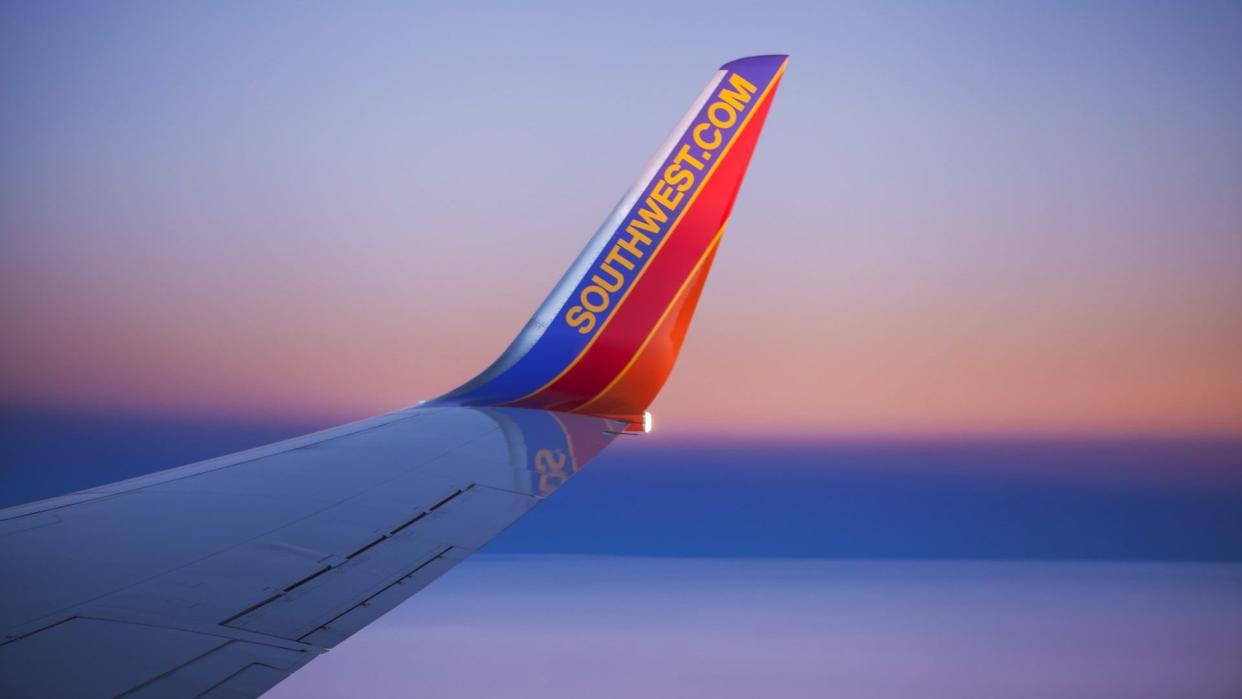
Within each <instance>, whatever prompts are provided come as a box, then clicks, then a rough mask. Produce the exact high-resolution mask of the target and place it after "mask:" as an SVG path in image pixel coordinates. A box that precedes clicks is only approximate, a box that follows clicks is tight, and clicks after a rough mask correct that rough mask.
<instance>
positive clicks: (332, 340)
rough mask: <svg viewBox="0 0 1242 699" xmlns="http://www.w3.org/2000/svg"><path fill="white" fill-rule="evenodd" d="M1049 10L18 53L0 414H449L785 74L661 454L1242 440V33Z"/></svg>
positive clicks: (1199, 20) (230, 23)
mask: <svg viewBox="0 0 1242 699" xmlns="http://www.w3.org/2000/svg"><path fill="white" fill-rule="evenodd" d="M1064 9H1065V11H1064V12H1062V13H1059V14H1057V15H1056V16H1045V15H1044V14H1043V13H1039V12H1038V11H1036V10H1032V9H1030V8H1025V9H1024V8H1022V7H1018V6H1014V7H1006V8H997V9H995V10H988V11H984V10H982V9H978V10H975V9H970V8H957V9H954V10H950V9H947V8H941V9H939V10H932V9H928V8H920V7H917V6H901V7H896V8H889V9H888V10H886V11H885V12H881V13H875V12H873V11H871V10H869V9H867V6H865V5H860V6H859V7H855V8H852V9H850V8H848V7H845V6H841V7H837V8H835V9H833V8H827V7H819V6H813V7H801V8H799V9H798V12H799V13H800V14H799V15H797V16H798V17H799V18H801V19H800V20H799V21H798V22H791V21H790V16H789V15H788V14H786V15H784V18H783V20H782V19H780V17H779V16H778V15H780V13H779V12H773V13H771V14H772V19H771V21H770V22H769V21H768V19H765V18H753V19H748V20H747V21H741V20H739V19H738V18H736V17H732V15H728V13H726V15H725V17H726V18H732V19H730V20H729V21H728V22H724V21H723V20H722V24H721V25H720V26H714V28H713V31H711V32H705V33H703V35H702V36H697V35H696V36H693V37H692V36H686V35H685V33H684V32H676V31H674V28H676V27H679V26H680V27H684V26H690V25H693V24H694V23H695V22H697V21H699V17H698V15H696V14H695V13H696V12H697V11H698V10H696V8H693V7H689V6H687V7H681V6H678V7H666V6H663V5H661V6H660V10H659V12H660V15H661V16H662V17H663V18H664V19H665V20H666V21H664V22H662V23H661V24H662V26H665V27H666V28H667V29H653V28H652V27H649V26H647V25H642V26H639V25H637V24H634V22H636V21H637V20H636V19H634V17H637V16H639V15H641V14H642V13H641V12H639V13H635V12H634V11H633V9H632V8H631V9H629V10H626V11H624V12H623V11H621V10H611V9H600V10H598V12H600V13H605V15H606V16H594V15H593V17H592V19H591V20H590V22H591V25H590V26H589V27H588V26H586V25H583V24H581V22H583V21H585V20H583V19H581V18H578V17H576V13H564V12H559V13H552V14H547V13H544V14H541V12H543V11H542V10H538V9H530V8H527V9H525V10H523V11H522V12H518V11H517V10H510V9H500V8H497V9H496V10H495V11H494V14H495V16H490V15H489V16H488V17H481V16H470V17H457V16H455V15H454V14H453V13H454V12H456V10H447V9H446V10H445V11H444V13H443V15H442V16H441V15H440V14H437V15H435V16H429V15H426V16H425V15H424V14H420V13H419V11H418V10H417V9H416V8H414V7H405V8H390V9H388V10H384V11H383V12H387V13H389V14H392V15H394V16H391V17H385V18H383V21H380V22H376V21H375V20H376V18H375V17H369V18H368V16H365V13H360V14H359V15H358V16H351V17H350V18H349V19H348V20H346V19H343V18H342V17H340V16H338V15H337V14H335V13H330V12H326V11H324V12H310V11H308V12H307V14H306V15H305V16H303V17H302V18H301V20H300V21H299V22H283V21H279V22H278V21H272V22H266V23H265V22H251V21H242V18H240V17H233V16H232V14H231V13H232V12H233V11H232V10H228V9H226V8H217V9H213V10H208V9H205V8H200V9H197V10H195V9H191V8H181V9H178V10H175V11H170V12H169V13H167V14H164V15H160V16H158V17H156V16H154V14H158V13H154V14H153V15H152V16H151V17H138V16H133V17H131V16H128V15H126V16H125V17H119V16H118V17H116V18H115V20H116V21H115V22H112V23H111V24H108V27H107V30H106V31H103V30H100V29H98V28H97V27H94V28H93V25H92V26H87V24H89V23H87V24H80V23H73V22H69V21H61V22H59V23H57V22H53V21H51V20H48V21H47V22H45V23H43V24H40V23H39V22H37V21H35V20H31V25H30V27H28V29H29V32H28V34H29V36H30V37H33V38H30V39H28V40H23V42H21V43H20V44H15V45H14V46H12V47H11V48H10V49H9V50H10V51H11V52H12V54H13V56H14V58H13V59H12V60H8V61H6V63H7V64H8V65H9V66H10V70H9V71H7V72H5V73H3V74H0V78H3V79H4V80H5V81H6V82H5V83H4V84H5V85H6V86H8V87H9V88H11V90H12V91H14V93H15V94H16V98H15V99H13V100H10V101H9V106H8V109H6V112H5V114H3V115H0V142H2V143H3V145H4V146H5V152H6V158H5V159H4V162H3V163H0V229H2V231H3V235H2V236H0V322H2V323H3V327H4V340H3V346H2V347H0V359H2V362H0V402H3V403H5V404H9V405H17V406H22V405H42V406H78V407H90V408H93V409H104V410H118V411H134V412H171V413H178V414H185V415H219V416H245V417H258V418H282V419H289V418H293V419H310V420H322V421H329V420H337V419H348V418H354V417H364V416H366V415H369V414H374V413H378V412H381V411H386V410H391V409H395V408H400V407H404V406H408V405H411V404H413V403H415V402H417V401H419V400H422V399H427V398H432V397H435V396H437V395H440V394H442V393H444V392H445V391H447V390H449V389H452V388H454V387H455V386H457V385H459V384H460V383H462V382H463V381H465V380H467V379H469V378H470V377H471V376H473V375H475V374H476V373H477V372H478V371H479V370H480V369H482V368H483V367H485V366H486V365H487V364H488V363H490V362H491V361H492V360H493V359H495V358H496V356H497V355H498V354H499V352H500V351H501V350H502V349H503V348H504V347H505V346H506V344H507V343H508V341H509V340H510V339H511V338H512V337H513V335H514V334H515V333H516V332H517V331H518V329H519V328H520V327H521V326H522V324H523V323H524V322H525V321H526V319H527V318H528V317H529V316H530V314H531V312H532V311H533V310H534V309H535V308H536V307H537V306H538V305H539V303H540V301H541V300H542V299H543V296H544V294H546V293H547V291H548V290H549V289H550V288H551V287H552V286H553V284H554V283H555V281H556V280H557V279H558V278H559V276H560V275H561V274H562V273H563V271H564V269H565V267H566V265H567V264H568V263H569V261H570V260H572V259H573V257H574V255H575V254H576V253H577V252H578V250H579V249H580V247H581V246H582V245H583V244H584V243H585V241H586V240H587V239H588V238H589V236H590V235H591V233H592V232H593V231H594V230H595V227H596V226H597V225H598V224H599V222H600V219H601V218H602V217H603V216H604V214H605V213H606V212H607V211H608V210H609V209H610V208H611V207H612V205H613V204H614V203H615V199H616V197H617V196H618V195H619V194H620V193H621V192H622V191H623V190H624V189H625V188H626V186H627V185H628V184H629V183H630V181H631V178H633V177H634V175H635V174H637V173H638V172H639V171H640V169H641V168H642V165H643V162H644V159H645V158H646V157H647V156H648V155H649V154H650V153H652V152H653V151H654V149H655V148H656V146H657V145H658V144H659V143H660V142H661V141H662V139H663V138H664V137H665V135H666V134H667V132H668V130H669V129H670V128H671V127H672V126H673V122H674V121H675V120H676V117H677V115H679V114H680V113H681V110H683V109H684V108H685V106H686V104H687V103H688V101H689V100H690V99H691V98H692V97H693V94H694V91H695V90H697V89H698V88H699V87H700V86H701V85H702V84H703V82H704V80H705V79H706V78H707V77H708V76H709V75H710V73H711V70H712V69H713V68H714V67H715V66H716V65H718V64H719V63H721V62H723V61H724V60H727V59H729V58H733V57H735V56H741V55H746V54H748V53H761V52H765V51H779V52H781V53H789V54H791V55H792V61H791V63H790V67H789V70H788V72H787V73H786V75H785V78H784V81H783V83H782V87H781V95H780V97H779V99H778V100H777V101H776V103H775V104H774V106H773V110H772V113H771V116H770V118H769V120H768V124H767V127H766V129H765V132H764V135H763V137H762V139H761V140H760V143H759V144H758V148H757V150H756V152H755V156H754V160H753V161H752V163H751V167H750V171H749V174H748V175H747V179H746V182H745V184H744V186H743V187H742V190H741V193H740V195H739V197H738V200H737V205H736V208H735V209H734V212H733V216H732V219H731V222H730V225H729V230H728V232H727V233H726V234H725V236H724V238H723V240H722V242H721V245H720V249H719V252H718V254H717V255H716V260H715V266H714V268H713V270H712V273H711V277H710V279H709V280H708V282H707V284H706V288H705V289H704V292H703V295H702V299H701V301H700V303H699V307H698V311H697V315H696V317H695V320H694V323H693V326H692V327H691V329H690V331H689V334H688V337H687V339H686V342H685V345H684V349H683V351H682V353H681V357H680V359H679V361H678V363H677V366H676V368H675V369H674V371H673V373H672V376H671V379H670V380H669V382H668V384H667V385H666V386H665V388H664V390H663V392H662V393H661V394H660V396H659V398H658V399H657V400H656V402H655V403H654V405H653V406H652V407H651V412H652V413H653V414H654V415H655V419H656V421H657V423H658V425H659V427H658V429H657V433H660V434H687V435H690V434H693V435H704V434H708V435H760V436H761V435H794V436H812V437H815V436H842V435H844V436H849V435H895V436H901V435H925V436H933V437H934V436H943V435H985V436H986V435H1055V434H1068V435H1088V436H1089V435H1112V434H1124V435H1235V436H1237V435H1242V169H1240V168H1239V163H1242V138H1239V136H1238V133H1239V132H1238V129H1237V124H1239V123H1242V83H1240V82H1239V81H1237V80H1236V79H1234V78H1236V75H1237V66H1238V65H1240V64H1242V63H1240V62H1239V61H1242V49H1240V48H1239V46H1238V44H1237V42H1236V41H1235V39H1236V36H1235V35H1234V34H1231V33H1229V31H1227V29H1228V27H1231V26H1238V17H1237V15H1238V13H1237V12H1236V8H1235V10H1226V9H1223V8H1208V7H1200V8H1197V9H1194V10H1193V11H1191V10H1186V9H1185V8H1183V9H1184V10H1185V12H1184V13H1176V12H1174V10H1173V8H1171V7H1170V8H1154V7H1153V8H1131V11H1129V12H1122V11H1119V10H1118V11H1116V12H1115V13H1114V10H1108V9H1106V8H1103V7H1094V8H1085V7H1084V8H1064ZM100 11H101V12H104V11H103V10H100ZM32 12H33V11H32ZM49 12H51V10H49ZM377 12H380V11H379V10H377ZM954 12H956V13H959V14H965V15H969V16H963V17H957V18H955V19H954V20H953V21H947V20H946V19H945V14H946V13H949V14H952V13H954ZM608 13H611V14H608ZM976 13H978V14H977V15H976ZM1033 13H1034V14H1038V15H1039V17H1038V18H1032V16H1031V15H1032V14H1033ZM1213 13H1224V14H1226V15H1228V16H1227V17H1216V16H1215V15H1214V14H1213ZM53 14H54V13H53ZM139 14H140V13H139ZM381 14H382V13H381ZM199 15H209V16H199ZM406 15H409V16H406ZM532 17H533V18H534V19H533V20H532ZM36 19H37V18H36ZM53 19H54V18H53ZM735 20H736V21H735ZM1094 22H1101V23H1102V24H1098V25H1097V24H1092V23H1094ZM152 23H154V24H156V25H158V26H151V25H152ZM161 23H163V24H161ZM974 23H980V24H979V26H985V25H986V27H987V31H980V32H978V33H977V35H976V34H973V33H972V35H971V36H963V35H962V34H961V33H960V32H958V31H956V30H955V29H954V27H955V26H960V25H964V24H969V25H971V26H975V24H974ZM466 25H469V27H470V30H469V31H463V30H461V29H460V27H461V26H466ZM204 26H207V27H215V28H216V29H221V28H222V27H223V28H227V29H228V36H229V37H230V39H229V41H230V42H232V43H231V44H230V45H231V46H233V45H235V46H237V47H240V48H239V49H238V50H235V51H233V50H230V51H228V52H227V54H228V55H222V53H221V47H220V44H219V37H220V36H221V34H220V33H219V32H215V33H213V32H212V31H197V30H198V29H199V28H201V27H204ZM598 26H608V27H611V28H612V29H610V31H609V33H607V35H606V36H600V34H599V32H598V31H594V30H593V28H595V27H598ZM1084 26H1107V27H1109V30H1108V31H1107V32H1100V33H1098V34H1095V33H1088V34H1089V36H1088V34H1084V33H1083V30H1082V27H1084ZM515 27H520V28H521V29H522V31H517V32H515ZM791 27H799V29H798V30H796V31H791ZM810 27H831V28H832V29H831V31H830V32H829V34H830V36H825V35H824V34H823V31H820V30H816V31H811V30H810V29H809V28H810ZM802 28H807V29H802ZM613 29H615V32H614V31H613ZM647 32H654V33H653V34H651V35H650V36H651V41H653V42H656V44H653V45H657V44H658V45H659V46H661V47H662V49H661V51H662V52H660V53H656V52H650V51H644V50H641V49H640V48H639V47H635V46H634V45H633V37H636V36H645V35H646V33H647ZM411 33H412V34H413V35H414V36H413V38H412V39H411V36H410V34H411ZM518 36H520V37H521V40H520V41H519V40H518V39H516V38H514V37H518ZM213 37H214V38H213ZM287 46H298V47H304V46H314V47H319V46H339V47H342V50H341V51H331V52H323V51H300V52H299V53H298V54H297V60H285V58H286V55H285V54H284V53H280V52H281V51H282V50H283V49H282V48H281V47H287ZM1048 46H1057V47H1058V51H1057V52H1055V54H1050V53H1049V51H1048V50H1047V47H1048ZM724 47H727V49H726V48H724ZM722 51H726V53H724V54H722ZM463 56H470V57H471V59H470V60H462V59H461V57H463ZM565 56H576V57H577V58H576V59H575V60H572V61H566V60H565ZM618 56H620V57H622V58H620V59H618ZM342 57H348V58H347V59H343V58H342ZM19 59H20V60H19ZM14 66H16V67H17V68H13V67H14ZM1153 66H1158V67H1159V68H1158V69H1155V68H1153ZM18 68H20V71H18ZM19 73H20V74H19ZM239 75H245V76H246V79H245V80H240V81H239V79H238V76H239ZM514 75H521V76H524V82H521V84H518V83H516V82H515V81H514V78H513V76H514ZM15 78H20V80H18V79H15ZM498 95H499V96H500V98H499V99H498ZM498 103H499V104H503V109H504V114H503V117H504V118H498V115H497V114H496V113H495V110H496V109H497V106H496V105H497V104H498Z"/></svg>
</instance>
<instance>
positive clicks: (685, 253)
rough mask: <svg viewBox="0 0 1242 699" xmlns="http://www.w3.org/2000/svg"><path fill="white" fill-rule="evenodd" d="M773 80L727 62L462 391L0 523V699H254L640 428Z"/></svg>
mask: <svg viewBox="0 0 1242 699" xmlns="http://www.w3.org/2000/svg"><path fill="white" fill-rule="evenodd" d="M785 62H786V58H785V57H784V56H755V57H750V58H744V59H740V60H737V61H733V62H730V63H727V64H725V65H724V66H722V67H721V69H720V70H719V71H718V72H717V73H716V74H715V75H714V76H713V78H712V81H711V82H710V83H709V85H708V87H707V89H705V90H704V91H703V92H702V93H701V94H700V96H699V98H698V99H697V100H696V102H695V103H694V105H693V106H692V107H691V109H690V111H689V113H688V114H687V115H686V117H685V118H684V119H683V120H682V122H681V123H680V124H679V125H678V126H677V128H676V130H675V131H674V133H673V135H672V136H671V137H670V138H669V140H668V141H667V142H666V143H665V144H664V146H663V147H662V148H661V150H660V152H659V153H658V154H657V155H656V157H655V158H654V159H653V160H652V161H651V163H650V164H649V165H648V167H647V170H646V171H645V172H644V174H643V176H642V177H640V178H639V180H638V182H637V183H636V184H635V185H634V187H632V188H631V190H630V191H629V192H627V194H626V195H625V197H623V198H622V200H621V202H620V204H618V206H617V208H616V209H615V210H614V211H613V213H612V214H611V215H610V216H609V217H608V219H607V220H606V221H605V223H604V225H603V227H601V229H600V230H599V231H598V232H597V233H596V234H595V236H593V237H592V239H591V241H590V242H589V243H588V245H587V248H586V249H585V250H584V251H583V252H582V254H581V255H579V257H578V258H577V260H576V261H575V262H574V264H573V265H572V266H571V267H570V270H569V271H568V272H567V273H566V275H565V276H564V277H563V278H562V280H561V281H560V282H559V283H558V284H557V285H556V287H555V288H554V289H553V291H552V293H551V294H550V295H549V297H548V299H547V300H546V301H545V302H544V303H543V304H542V305H541V306H540V308H539V309H538V310H537V311H536V313H535V315H534V317H533V318H532V319H531V321H530V322H529V323H528V324H527V325H526V327H525V328H524V329H523V330H522V332H521V333H520V334H519V335H518V337H517V338H516V339H515V340H514V341H513V343H512V344H511V345H510V347H509V348H508V349H507V350H506V351H505V352H504V354H502V355H501V357H500V358H499V359H498V360H497V361H496V362H495V363H494V364H493V365H492V366H491V367H489V368H488V369H486V370H485V371H484V372H483V373H481V374H480V375H479V376H477V377H475V378H474V379H473V380H471V381H469V382H467V383H466V384H465V385H463V386H462V387H460V388H458V389H456V390H454V391H451V392H449V393H448V394H446V395H444V396H442V397H440V398H437V399H435V400H433V401H429V402H427V403H424V404H420V405H419V406H416V407H413V408H409V409H406V410H401V411H397V412H395V413H391V414H388V415H384V416H381V417H377V418H372V419H370V420H364V421H362V422H358V423H353V424H350V425H345V426H342V427H337V428H334V429H331V430H326V431H323V432H319V433H315V434H311V435H307V436H304V437H300V438H297V439H292V440H288V441H285V442H280V443H277V444H273V445H269V446H265V447H260V448H258V449H252V450H249V451H245V452H241V453H238V454H234V455H231V456H226V457H221V458H218V459H212V460H209V461H204V462H201V463H197V464H191V465H188V466H182V467H180V468H174V469H170V470H167V471H161V472H158V473H154V474H150V475H147V476H143V477H139V478H135V479H131V480H128V481H123V482H120V483H114V484H111V485H107V486H102V487H98V488H92V489H90V490H85V491H81V492H78V493H73V494H70V495H66V496H63V497H59V498H53V499H50V500H44V501H40V502H36V503H30V504H27V505H22V506H18V507H13V508H9V509H6V510H0V696H4V697H117V696H125V697H255V696H258V695H259V694H261V693H263V692H264V691H266V690H267V689H269V688H271V687H272V686H273V685H275V684H276V683H277V682H279V681H280V680H281V679H283V678H284V677H286V676H288V674H289V673H291V672H293V671H295V670H296V669H298V668H299V667H301V666H302V665H304V664H305V663H307V662H308V661H310V660H311V659H312V658H314V657H315V656H316V655H318V654H320V653H322V652H325V651H326V650H328V649H330V648H332V647H333V646H335V645H336V644H337V643H339V642H340V641H341V640H343V639H345V638H347V637H348V636H350V635H351V634H353V633H354V632H356V631H358V630H359V629H361V628H362V627H363V626H365V625H367V624H368V623H370V622H371V621H374V620H375V619H376V618H378V617H379V616H381V615H382V614H384V613H385V612H387V611H389V610H390V609H392V608H393V607H395V606H396V605H397V604H400V603H401V602H402V601H404V600H405V599H407V598H408V597H410V596H411V595H413V594H414V593H415V592H417V591H419V590H420V589H422V588H423V587H425V586H426V585H428V584H429V583H431V582H432V581H433V580H435V579H436V578H437V577H438V576H440V575H441V574H443V573H444V572H445V571H446V570H448V569H449V568H451V567H453V566H454V565H456V564H457V563H458V562H460V561H461V560H463V559H464V558H465V557H466V556H468V555H470V553H472V552H474V551H476V550H478V549H479V548H480V547H482V546H483V545H484V544H486V543H487V542H488V541H489V540H491V539H492V538H493V537H495V536H496V535H497V534H498V533H500V532H501V531H502V530H504V528H505V527H507V526H509V525H510V524H511V523H513V522H514V521H515V520H516V519H517V518H519V517H521V516H522V515H523V514H525V513H526V512H527V511H528V510H530V508H532V507H534V506H535V505H536V504H537V503H538V502H539V501H540V500H541V499H543V498H544V497H546V496H548V495H549V494H550V493H551V492H552V491H553V490H555V489H556V488H558V487H559V486H560V485H561V484H563V483H564V482H565V481H566V480H568V478H569V477H570V476H572V475H573V474H574V473H575V472H577V471H578V470H579V469H581V468H582V466H583V465H584V464H585V463H586V462H587V461H588V460H590V459H591V458H592V457H593V456H594V455H595V454H597V453H598V452H599V451H600V450H601V449H603V448H604V447H605V446H607V445H608V444H609V443H610V442H611V441H612V440H613V439H614V438H615V437H616V436H617V435H620V434H626V433H636V432H643V431H646V430H647V429H649V428H650V415H649V414H648V413H647V412H646V409H647V406H648V405H649V404H650V403H651V401H652V400H653V399H654V398H655V395H656V393H657V392H658V391H659V389H660V387H661V386H662V385H663V384H664V381H665V379H666V378H667V376H668V374H669V372H670V371H671V369H672V366H673V362H674V360H675V359H676V357H677V354H678V351H679V350H680V347H681V343H682V340H683V338H684V336H685V333H686V330H687V328H688V326H689V322H690V317H691V315H692V314H693V311H694V306H695V303H696V302H697V300H698V296H699V293H700V291H701V290H702V287H703V283H704V281H705V279H706V276H707V271H708V268H709V267H710V266H711V261H712V259H713V256H714V254H715V251H716V247H717V245H718V244H719V241H720V237H721V235H722V233H723V229H724V224H725V222H726V221H727V219H728V216H729V212H730V210H731V208H732V206H733V201H734V198H735V196H736V194H737V191H738V189H739V187H740V186H741V181H742V176H743V174H744V172H745V170H746V166H747V164H748V162H749V160H750V155H751V152H752V150H753V149H754V146H755V142H756V140H757V138H758V134H759V131H760V130H761V128H762V124H763V121H764V117H765V116H766V114H767V110H768V107H769V105H770V103H771V99H772V95H773V93H774V91H775V89H776V85H777V83H778V82H779V80H780V77H781V75H782V72H783V70H784V66H785Z"/></svg>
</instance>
